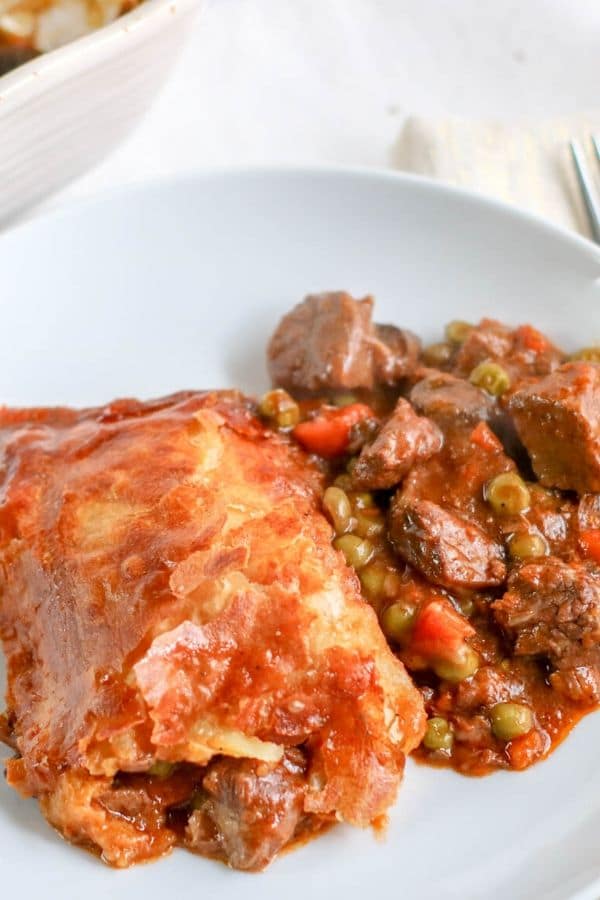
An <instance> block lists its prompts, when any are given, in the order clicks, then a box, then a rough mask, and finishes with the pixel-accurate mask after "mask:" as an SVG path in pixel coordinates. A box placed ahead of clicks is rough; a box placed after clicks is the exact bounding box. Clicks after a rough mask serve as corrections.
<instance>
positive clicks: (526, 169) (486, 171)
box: [392, 113, 600, 237]
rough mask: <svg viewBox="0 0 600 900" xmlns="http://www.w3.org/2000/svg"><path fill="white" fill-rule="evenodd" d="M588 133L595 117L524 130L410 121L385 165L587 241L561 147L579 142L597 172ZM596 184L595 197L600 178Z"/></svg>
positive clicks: (597, 121) (599, 119) (472, 122)
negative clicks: (496, 201)
mask: <svg viewBox="0 0 600 900" xmlns="http://www.w3.org/2000/svg"><path fill="white" fill-rule="evenodd" d="M592 133H596V134H597V133H600V113H590V114H589V115H581V116H577V117H573V118H564V119H555V120H544V121H540V122H537V123H531V122H528V123H523V124H520V123H510V124H503V123H500V122H494V121H486V120H477V119H462V118H458V117H452V118H447V119H442V120H439V119H438V120H436V119H429V118H420V117H416V116H412V117H410V118H408V119H407V120H406V121H405V123H404V127H403V128H402V130H401V132H400V135H399V137H398V140H397V142H396V144H395V146H394V148H393V151H392V163H393V165H394V166H396V167H398V168H400V169H404V170H405V171H409V172H415V173H418V174H421V175H429V176H431V177H434V178H440V179H442V180H443V181H446V182H450V183H451V184H456V185H460V186H462V187H467V188H472V189H473V190H476V191H480V192H481V193H485V194H490V195H493V196H496V197H499V198H500V199H502V200H505V201H507V202H508V203H512V204H513V205H515V206H520V207H523V208H525V209H528V210H530V211H532V212H535V213H537V214H538V215H541V216H544V217H545V218H547V219H551V220H552V221H554V222H556V223H557V224H559V225H562V226H564V227H567V228H574V229H576V230H577V231H579V232H581V233H582V234H585V235H586V236H588V237H589V236H590V229H589V222H588V220H587V217H586V213H585V208H584V206H583V202H582V199H581V195H580V192H579V189H578V185H577V181H576V178H575V172H574V169H573V164H572V160H571V155H570V152H569V147H568V142H569V140H570V139H572V138H578V139H579V140H580V141H581V143H582V144H583V145H584V147H585V149H586V152H587V154H588V162H589V165H590V169H591V171H592V172H596V173H597V172H598V165H597V163H596V161H595V160H594V159H593V156H592V148H591V142H590V134H592ZM597 185H598V190H599V192H600V178H598V179H597Z"/></svg>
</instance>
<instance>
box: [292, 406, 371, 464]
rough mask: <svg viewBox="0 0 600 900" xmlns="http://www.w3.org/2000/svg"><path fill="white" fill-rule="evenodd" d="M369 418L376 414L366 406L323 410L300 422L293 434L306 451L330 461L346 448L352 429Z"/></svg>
mask: <svg viewBox="0 0 600 900" xmlns="http://www.w3.org/2000/svg"><path fill="white" fill-rule="evenodd" d="M372 418H375V414H374V413H373V410H372V409H371V407H370V406H367V405H366V403H351V404H349V405H348V406H342V407H341V408H340V409H327V410H323V411H322V412H321V413H320V414H319V415H318V416H315V418H314V419H307V420H306V422H300V424H299V425H296V427H295V428H294V431H293V435H294V437H295V438H296V440H297V441H298V443H300V444H302V446H303V447H304V449H305V450H308V451H309V452H310V453H316V454H318V455H319V456H323V457H325V458H326V459H331V458H332V457H334V456H341V455H342V454H343V453H345V452H346V450H347V449H348V444H349V443H350V430H351V429H352V426H353V425H357V424H358V423H359V422H362V421H363V420H364V419H372Z"/></svg>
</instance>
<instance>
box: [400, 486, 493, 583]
mask: <svg viewBox="0 0 600 900" xmlns="http://www.w3.org/2000/svg"><path fill="white" fill-rule="evenodd" d="M390 539H391V541H392V544H393V546H394V548H395V549H396V551H397V552H398V553H399V554H400V556H401V557H402V558H403V559H404V560H406V562H408V563H411V565H413V566H414V567H415V568H416V569H418V570H419V571H420V572H422V573H423V575H425V577H426V578H428V579H429V581H432V582H433V583H434V584H439V585H441V586H442V587H445V588H448V589H449V590H452V589H455V588H481V587H489V586H491V585H495V584H501V583H502V581H503V580H504V577H505V574H506V566H505V563H504V552H503V549H502V547H501V546H500V545H499V544H497V543H496V542H495V541H493V540H492V539H491V538H490V537H488V535H487V534H486V533H485V532H484V531H483V530H482V529H481V528H479V527H478V526H477V525H474V524H473V523H472V522H468V521H466V520H465V519H462V518H459V517H458V516H456V515H454V514H453V513H450V512H448V511H447V510H445V509H442V507H441V506H437V504H435V503H431V502H430V501H428V500H417V499H415V500H412V501H408V500H405V499H403V498H402V497H401V496H400V495H397V496H396V497H395V498H394V500H393V501H392V506H391V510H390Z"/></svg>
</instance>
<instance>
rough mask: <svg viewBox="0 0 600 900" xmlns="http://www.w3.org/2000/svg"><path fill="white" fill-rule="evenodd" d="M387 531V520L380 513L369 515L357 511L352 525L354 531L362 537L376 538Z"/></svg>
mask: <svg viewBox="0 0 600 900" xmlns="http://www.w3.org/2000/svg"><path fill="white" fill-rule="evenodd" d="M384 531H385V522H384V520H383V518H382V517H381V516H380V515H379V513H375V515H367V514H366V513H364V512H363V513H357V514H356V516H355V517H354V523H353V525H352V533H353V534H357V535H358V536H359V537H362V538H375V537H377V536H378V535H380V534H383V532H384Z"/></svg>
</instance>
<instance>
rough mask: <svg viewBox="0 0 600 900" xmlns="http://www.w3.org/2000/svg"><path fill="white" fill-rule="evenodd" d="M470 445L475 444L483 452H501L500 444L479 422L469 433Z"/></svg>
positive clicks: (491, 432) (489, 429)
mask: <svg viewBox="0 0 600 900" xmlns="http://www.w3.org/2000/svg"><path fill="white" fill-rule="evenodd" d="M471 443H472V444H477V446H478V447H481V448H482V449H483V450H489V451H490V452H491V451H492V450H502V444H501V443H500V441H499V440H498V438H497V437H496V435H495V434H494V432H493V431H492V429H491V428H490V427H489V426H488V425H486V424H485V422H479V424H478V425H476V426H475V428H474V429H473V431H472V432H471Z"/></svg>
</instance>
